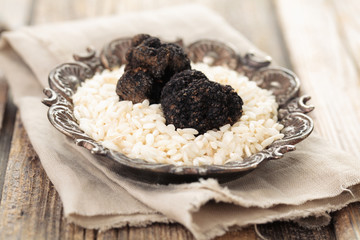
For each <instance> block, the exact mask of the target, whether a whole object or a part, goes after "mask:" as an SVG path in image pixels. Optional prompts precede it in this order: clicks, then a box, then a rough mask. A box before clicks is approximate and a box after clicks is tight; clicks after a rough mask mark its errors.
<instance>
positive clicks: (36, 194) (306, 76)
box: [0, 0, 360, 240]
mask: <svg viewBox="0 0 360 240" xmlns="http://www.w3.org/2000/svg"><path fill="white" fill-rule="evenodd" d="M180 2H181V3H183V2H198V3H201V4H204V5H206V6H208V7H209V8H212V9H214V10H215V11H216V12H218V13H219V14H220V15H222V16H223V17H224V18H225V19H226V20H228V22H229V23H230V24H231V25H232V26H233V27H234V28H236V29H237V30H239V31H240V32H242V33H243V34H244V35H245V36H246V37H247V38H248V39H250V40H251V41H252V42H253V43H254V44H255V45H257V46H258V47H259V48H260V49H262V50H264V51H265V52H267V53H269V55H271V56H273V58H274V59H275V60H276V61H277V62H278V63H279V64H280V65H282V66H284V67H287V68H290V69H292V70H293V71H294V72H295V73H297V74H298V76H299V77H300V79H301V81H302V91H303V92H305V93H306V94H309V95H311V96H312V100H311V104H313V105H315V106H316V110H315V112H314V113H312V114H311V116H312V117H313V118H314V120H315V128H316V132H317V133H319V134H320V135H322V136H323V137H324V138H326V139H328V140H330V141H331V142H333V143H334V144H335V145H337V146H338V147H340V148H343V149H344V150H346V151H349V152H351V153H353V154H354V155H355V156H356V157H358V158H359V157H360V151H359V149H360V124H359V122H360V101H359V100H360V14H358V13H359V12H360V1H357V0H345V1H341V0H328V1H321V0H293V1H288V0H272V1H268V0H255V1H254V0H243V1H238V0H227V1H216V0H208V1H201V0H198V1H195V0H186V1H180V0H179V1H171V2H170V1H166V0H137V1H133V0H120V1H116V0H77V1H73V0H61V1H48V0H0V21H2V22H3V23H5V25H7V26H8V27H11V28H17V27H19V26H22V25H33V24H39V23H46V22H54V21H63V20H70V19H79V18H87V17H94V16H99V15H107V14H115V13H124V12H128V11H138V10H142V9H154V8H158V7H161V6H169V5H176V4H178V3H180ZM1 26H2V25H1V23H0V29H1ZM0 69H1V66H0ZM0 78H1V77H0ZM0 124H2V128H1V135H0V198H1V205H0V239H36V240H38V239H193V236H192V235H191V233H189V232H188V231H187V230H186V229H185V228H184V227H182V226H181V225H179V224H170V225H166V224H154V225H151V226H148V227H141V228H132V227H124V228H119V229H111V230H108V231H105V232H98V231H96V230H89V229H84V228H81V227H79V226H76V225H74V224H71V223H68V222H67V220H66V219H64V217H63V215H62V204H61V200H60V198H59V195H58V194H57V192H56V190H55V189H54V187H53V185H52V183H51V182H50V181H49V179H48V178H47V176H46V174H45V172H44V170H43V168H42V166H41V164H40V161H39V158H38V156H37V155H36V153H35V151H34V150H33V148H32V146H31V143H30V142H29V139H28V137H27V134H26V132H25V130H24V127H23V125H22V122H21V120H20V118H19V115H18V114H17V109H16V107H15V106H14V104H13V103H12V100H11V94H10V92H9V91H8V87H7V84H6V83H5V81H4V79H1V80H0ZM332 217H333V218H332V222H331V224H330V225H329V226H326V227H322V228H320V229H314V230H309V229H304V228H301V227H299V226H298V225H296V224H295V223H289V222H275V223H269V224H263V225H258V226H257V230H258V232H259V233H260V234H261V235H263V236H264V237H265V238H267V239H360V203H354V204H350V205H349V206H348V207H346V208H344V209H342V210H340V211H337V212H334V213H332ZM255 230H256V229H255V228H254V227H253V226H250V227H247V228H245V229H242V230H234V231H232V232H229V233H227V234H226V235H224V236H222V237H219V238H216V239H260V235H258V234H257V233H256V231H255Z"/></svg>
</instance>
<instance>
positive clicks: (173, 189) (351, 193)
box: [0, 5, 360, 239]
mask: <svg viewBox="0 0 360 240" xmlns="http://www.w3.org/2000/svg"><path fill="white" fill-rule="evenodd" d="M143 32H146V33H149V34H152V35H156V36H160V37H161V38H163V39H166V40H174V39H176V38H177V37H181V38H183V40H184V42H185V44H186V43H190V42H192V41H195V40H198V39H201V38H217V39H219V40H221V41H224V42H228V43H230V44H232V45H233V46H235V47H236V48H237V50H238V51H239V52H240V53H245V52H246V51H247V50H248V49H250V48H254V47H253V46H252V45H251V44H250V43H249V42H248V41H247V40H245V39H244V38H243V36H242V35H241V34H239V33H238V32H237V31H235V30H234V29H233V28H231V27H230V26H229V25H228V24H227V23H226V22H225V21H224V20H223V19H222V18H221V17H219V16H218V15H216V14H215V13H213V12H211V11H210V10H208V9H206V8H204V7H201V6H197V5H190V6H182V7H177V8H170V9H162V10H157V11H149V12H143V13H136V14H135V13H133V14H127V15H122V16H113V17H107V18H99V19H92V20H85V21H76V22H68V23H59V24H52V25H44V26H36V27H27V28H23V29H20V30H17V31H14V32H8V33H5V34H4V35H3V38H2V40H1V42H0V46H1V50H0V67H1V68H2V70H3V71H4V73H5V75H6V77H7V79H8V81H9V84H10V86H11V89H12V92H13V96H14V100H15V103H16V104H17V105H18V107H19V109H20V113H21V118H22V121H23V123H24V126H25V128H26V130H27V133H28V136H29V138H30V140H31V143H32V145H33V147H34V149H35V150H36V152H37V154H38V155H39V157H40V160H41V163H42V165H43V167H44V169H45V171H46V173H47V174H48V176H49V178H50V179H51V181H52V182H53V184H54V186H55V188H56V189H57V191H58V192H59V194H60V197H61V200H62V202H63V205H64V214H65V216H66V217H67V218H68V219H69V220H70V221H73V222H74V223H76V224H79V225H81V226H84V227H87V228H97V229H108V228H111V227H120V226H124V225H126V224H128V225H131V226H143V225H146V224H150V223H154V222H165V223H166V222H179V223H181V224H183V225H184V226H185V227H186V228H187V229H189V230H190V231H191V232H192V233H193V235H194V236H195V237H196V238H198V239H210V238H212V237H214V236H218V235H222V234H223V233H225V231H226V230H228V228H229V227H230V226H240V227H241V226H246V225H249V224H260V223H266V222H269V221H274V220H296V219H303V218H306V217H310V216H311V217H317V218H316V219H318V220H319V219H320V220H324V221H320V222H317V224H326V223H328V222H329V219H330V217H329V215H328V214H327V213H328V212H330V211H334V210H337V209H340V208H342V207H344V206H346V205H347V204H348V203H350V202H354V201H359V200H360V185H359V182H360V162H359V159H356V158H355V157H353V156H350V155H348V154H347V153H345V152H342V151H340V150H336V148H334V147H332V146H330V145H329V144H328V143H326V142H325V141H324V140H323V139H321V138H319V137H316V136H311V137H309V138H308V139H307V140H305V141H303V142H302V143H300V144H298V145H297V150H296V151H294V152H291V153H287V154H286V155H285V157H284V158H282V159H279V160H273V161H268V162H266V163H264V164H262V165H261V166H260V167H259V168H258V169H256V170H255V171H253V172H251V173H250V174H248V175H246V176H244V177H242V178H240V179H238V180H235V181H232V182H229V183H226V184H219V183H218V182H217V181H216V180H214V179H208V180H200V181H199V182H195V183H191V184H179V185H166V186H165V185H156V184H145V183H141V182H136V181H133V180H129V179H126V178H123V177H122V176H119V175H117V174H115V173H113V172H111V171H109V169H106V168H105V167H103V166H102V165H100V164H99V163H98V162H97V161H96V159H95V158H94V157H93V156H92V155H91V154H90V153H89V152H88V151H87V150H85V149H83V148H81V147H78V146H76V145H75V144H73V143H72V142H71V140H69V139H68V138H66V137H64V136H63V135H62V134H61V133H59V132H58V131H57V130H55V129H54V127H53V126H51V124H50V123H49V122H48V120H47V117H46V112H47V107H45V106H44V105H43V104H42V103H41V100H42V98H44V95H43V94H42V88H44V87H47V86H48V83H47V76H48V74H49V72H50V71H51V70H52V69H53V68H54V67H56V66H57V65H59V64H61V63H63V62H68V61H71V58H72V54H73V53H81V52H84V49H85V48H86V47H87V46H94V47H95V48H96V49H100V48H101V47H102V45H103V44H105V43H107V42H109V41H110V40H112V39H115V38H118V37H124V36H133V35H134V34H137V33H143ZM302 222H304V221H302Z"/></svg>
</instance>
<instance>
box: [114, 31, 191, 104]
mask: <svg viewBox="0 0 360 240" xmlns="http://www.w3.org/2000/svg"><path fill="white" fill-rule="evenodd" d="M126 60H127V62H128V63H127V65H126V67H125V73H124V75H123V76H122V77H121V78H120V79H119V81H118V83H117V87H116V93H117V95H119V98H120V100H131V101H133V102H134V103H139V102H142V101H143V100H145V99H149V100H150V102H151V103H159V102H160V95H161V89H162V88H163V87H164V86H165V84H166V83H167V82H168V81H169V80H170V78H171V76H172V75H174V74H175V73H177V72H181V71H183V70H186V69H190V68H191V67H190V60H189V59H188V58H187V56H186V54H185V53H184V51H183V49H182V48H181V47H180V46H178V45H176V44H174V43H161V41H160V39H158V38H156V37H152V36H150V35H147V34H139V35H136V36H135V37H133V38H132V40H131V47H130V49H129V50H128V52H127V53H126Z"/></svg>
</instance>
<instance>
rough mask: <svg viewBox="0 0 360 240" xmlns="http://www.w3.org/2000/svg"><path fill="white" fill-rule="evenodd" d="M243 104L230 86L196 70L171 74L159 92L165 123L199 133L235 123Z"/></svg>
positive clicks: (240, 113)
mask: <svg viewBox="0 0 360 240" xmlns="http://www.w3.org/2000/svg"><path fill="white" fill-rule="evenodd" d="M242 105H243V101H242V99H241V98H240V96H239V95H238V94H237V93H236V92H235V91H234V89H233V88H232V87H231V86H228V85H221V84H219V83H216V82H212V81H210V80H208V79H207V78H206V77H205V75H204V74H203V73H201V72H198V71H195V70H191V71H182V72H180V73H178V74H175V75H174V76H172V78H171V79H170V81H169V82H168V83H167V84H166V85H165V86H164V88H163V90H162V94H161V107H162V110H163V113H164V116H165V119H166V123H167V124H174V126H175V127H176V128H195V129H196V130H198V131H199V133H200V134H202V133H205V132H206V131H208V130H211V129H218V128H219V127H221V126H223V125H225V124H228V123H229V124H234V123H235V122H236V121H238V120H239V118H240V117H241V115H242Z"/></svg>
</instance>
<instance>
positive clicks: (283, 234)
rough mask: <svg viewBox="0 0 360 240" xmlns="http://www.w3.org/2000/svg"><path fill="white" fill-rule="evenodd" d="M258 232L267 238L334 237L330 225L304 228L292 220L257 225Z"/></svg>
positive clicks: (324, 239)
mask: <svg viewBox="0 0 360 240" xmlns="http://www.w3.org/2000/svg"><path fill="white" fill-rule="evenodd" d="M258 230H259V233H260V234H261V235H262V236H263V237H265V238H267V239H313V240H330V239H336V237H335V234H334V232H333V230H332V229H331V228H330V227H321V228H318V229H311V230H309V229H306V228H302V227H299V226H298V225H297V224H296V223H292V222H274V223H271V224H264V225H259V226H258Z"/></svg>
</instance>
